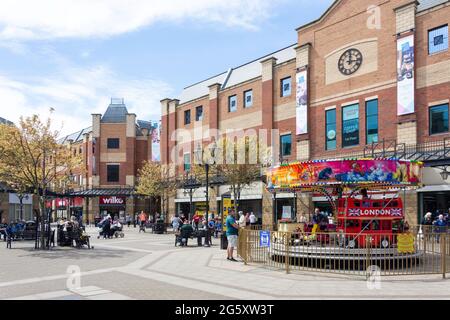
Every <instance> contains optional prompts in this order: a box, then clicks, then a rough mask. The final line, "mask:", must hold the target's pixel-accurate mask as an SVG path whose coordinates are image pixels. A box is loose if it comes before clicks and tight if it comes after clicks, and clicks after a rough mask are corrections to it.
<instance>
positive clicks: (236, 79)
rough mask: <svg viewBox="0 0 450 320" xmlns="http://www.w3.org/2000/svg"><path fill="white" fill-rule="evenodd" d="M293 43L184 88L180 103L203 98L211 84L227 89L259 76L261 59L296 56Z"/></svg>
mask: <svg viewBox="0 0 450 320" xmlns="http://www.w3.org/2000/svg"><path fill="white" fill-rule="evenodd" d="M296 45H297V44H294V45H291V46H289V47H287V48H284V49H281V50H278V51H275V52H273V53H271V54H268V55H265V56H263V57H261V58H259V59H256V60H253V61H251V62H248V63H246V64H243V65H241V66H239V67H235V68H231V69H229V70H228V71H226V72H223V73H221V74H219V75H217V76H214V77H212V78H209V79H206V80H204V81H201V82H199V83H196V84H194V85H191V86H189V87H187V88H185V89H184V90H183V92H182V93H181V97H180V103H181V104H183V103H186V102H189V101H192V100H195V99H199V98H202V97H204V96H207V95H208V94H209V86H211V85H213V84H215V83H219V84H221V85H222V87H221V89H222V90H223V89H227V88H230V87H232V86H235V85H238V84H240V83H243V82H245V81H248V80H252V79H255V78H258V77H260V76H261V74H262V68H261V61H263V60H266V59H268V58H270V57H274V58H276V59H277V63H283V62H286V61H289V60H291V59H294V58H295V55H296V53H295V49H294V48H295V46H296Z"/></svg>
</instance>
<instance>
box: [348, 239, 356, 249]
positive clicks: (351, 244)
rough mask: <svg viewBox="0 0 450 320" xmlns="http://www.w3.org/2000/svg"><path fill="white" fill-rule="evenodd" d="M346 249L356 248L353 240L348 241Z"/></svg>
mask: <svg viewBox="0 0 450 320" xmlns="http://www.w3.org/2000/svg"><path fill="white" fill-rule="evenodd" d="M347 247H349V248H350V249H355V248H356V241H355V240H348V243H347Z"/></svg>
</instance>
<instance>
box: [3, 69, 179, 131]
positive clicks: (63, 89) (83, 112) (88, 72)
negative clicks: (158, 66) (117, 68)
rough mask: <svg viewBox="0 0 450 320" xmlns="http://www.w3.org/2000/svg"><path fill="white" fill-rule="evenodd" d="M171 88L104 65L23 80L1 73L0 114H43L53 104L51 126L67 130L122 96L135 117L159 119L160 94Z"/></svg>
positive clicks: (10, 116)
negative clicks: (138, 78)
mask: <svg viewBox="0 0 450 320" xmlns="http://www.w3.org/2000/svg"><path fill="white" fill-rule="evenodd" d="M172 91H173V90H172V89H171V88H170V86H169V85H167V84H166V83H164V82H162V81H158V80H154V79H150V78H147V79H140V80H135V79H129V78H127V79H123V78H121V77H119V75H117V74H115V73H114V72H113V71H112V70H111V69H109V68H108V67H105V66H97V67H92V68H87V69H81V68H67V69H65V70H64V72H62V73H59V74H56V75H53V76H50V77H35V78H27V80H26V82H25V81H21V80H17V79H12V78H10V77H7V76H2V75H0V97H2V106H1V107H0V117H3V118H6V119H8V120H11V121H13V122H17V121H18V120H19V118H20V116H30V115H32V114H39V115H41V117H43V118H46V117H48V116H49V115H50V112H49V110H50V107H52V108H54V109H55V112H54V113H53V115H52V118H53V123H54V128H55V129H57V130H60V131H61V132H62V133H63V134H69V133H72V132H75V131H77V130H81V129H83V128H86V127H89V126H90V125H91V114H92V113H104V112H105V110H106V108H107V106H108V104H109V97H120V98H122V97H123V98H125V103H126V105H127V107H128V111H129V112H132V113H136V114H137V116H138V119H142V120H159V118H160V105H159V97H163V96H168V95H170V94H171V93H172Z"/></svg>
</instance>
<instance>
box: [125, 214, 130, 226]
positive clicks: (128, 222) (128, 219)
mask: <svg viewBox="0 0 450 320" xmlns="http://www.w3.org/2000/svg"><path fill="white" fill-rule="evenodd" d="M125 223H126V224H127V226H128V228H129V227H130V225H131V216H130V215H129V214H128V213H127V215H126V216H125Z"/></svg>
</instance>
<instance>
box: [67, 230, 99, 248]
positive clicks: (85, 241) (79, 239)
mask: <svg viewBox="0 0 450 320" xmlns="http://www.w3.org/2000/svg"><path fill="white" fill-rule="evenodd" d="M90 238H91V237H90V236H88V235H87V234H86V232H85V231H84V230H83V229H82V228H77V229H75V230H74V231H72V239H73V240H75V245H76V247H77V248H80V249H81V248H82V247H83V246H87V247H88V249H94V246H92V247H91V242H90Z"/></svg>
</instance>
